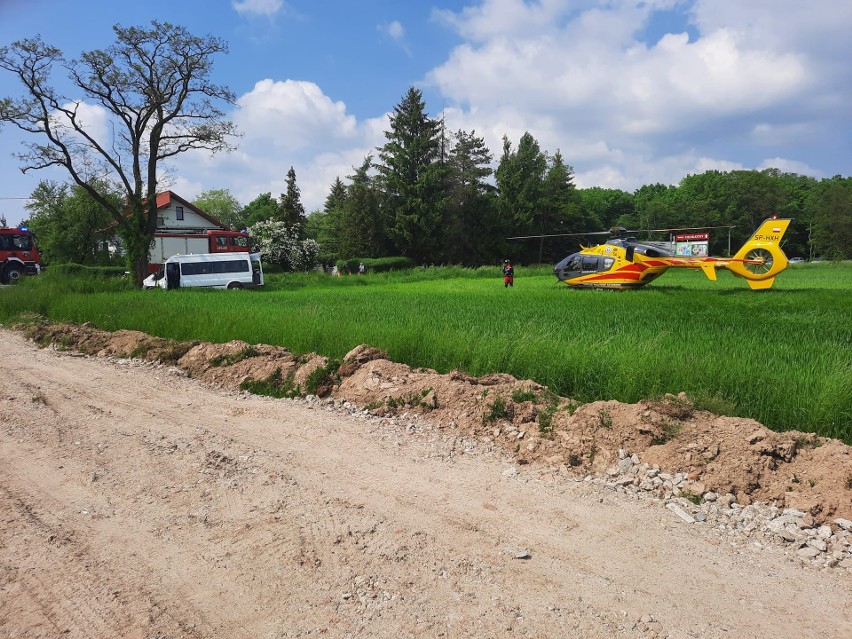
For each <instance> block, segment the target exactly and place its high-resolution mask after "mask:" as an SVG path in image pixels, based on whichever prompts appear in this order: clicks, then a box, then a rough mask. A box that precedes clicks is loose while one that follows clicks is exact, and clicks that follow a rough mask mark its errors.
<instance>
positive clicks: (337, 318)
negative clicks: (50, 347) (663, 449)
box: [0, 263, 852, 443]
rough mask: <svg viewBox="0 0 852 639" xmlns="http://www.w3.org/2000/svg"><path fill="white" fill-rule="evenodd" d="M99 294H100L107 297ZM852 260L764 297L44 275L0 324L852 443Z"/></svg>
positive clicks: (534, 277) (408, 279)
mask: <svg viewBox="0 0 852 639" xmlns="http://www.w3.org/2000/svg"><path fill="white" fill-rule="evenodd" d="M104 287H106V288H104ZM850 293H852V264H849V263H843V264H819V265H810V264H808V265H802V266H799V267H791V268H789V269H788V270H787V271H785V272H784V273H783V274H782V275H781V276H779V278H778V280H777V281H776V284H775V287H774V288H773V289H771V290H769V291H761V292H753V291H751V290H750V289H749V288H748V287H747V286H746V284H745V282H744V281H743V280H738V279H736V278H734V277H732V276H730V274H728V273H720V276H719V281H718V282H715V283H712V282H708V281H707V280H706V279H705V278H704V276H703V275H702V274H701V273H698V272H676V271H672V272H669V273H667V274H666V275H665V276H664V278H662V279H660V280H659V281H657V282H655V283H654V284H652V285H650V286H648V287H646V288H645V289H642V290H640V291H628V292H613V291H595V290H574V289H569V288H568V287H566V286H565V285H563V284H560V283H558V282H557V281H556V280H555V278H553V276H552V275H550V273H549V268H538V269H525V268H518V269H516V281H515V287H514V288H512V289H505V288H504V287H503V284H502V278H501V277H500V273H499V269H497V268H483V269H475V270H471V269H461V268H431V269H413V270H411V271H406V272H403V273H388V274H380V275H367V276H357V275H353V276H346V277H342V278H332V277H328V276H324V275H321V274H307V275H270V276H269V277H268V285H267V287H266V288H265V289H264V290H258V291H228V292H226V291H201V290H191V289H188V290H180V291H161V290H154V291H136V290H131V289H130V288H129V285H128V284H126V283H123V282H115V281H96V282H94V283H93V282H92V281H90V280H86V279H84V278H73V277H59V276H57V277H51V276H50V274H49V273H48V274H45V275H44V276H41V277H39V278H30V279H28V280H25V281H24V282H23V284H22V285H20V286H18V287H14V288H7V289H4V290H3V291H0V321H5V322H8V321H12V320H13V319H14V318H15V317H16V316H18V315H19V314H21V313H23V312H27V311H35V312H38V313H41V314H43V315H46V316H48V317H50V318H52V319H56V320H61V321H71V322H83V321H92V322H95V323H96V324H97V325H98V326H100V327H101V328H104V329H108V330H115V329H119V328H131V329H137V330H142V331H146V332H148V333H151V334H154V335H160V336H163V337H170V338H174V339H184V340H189V339H200V340H205V341H214V342H223V341H228V340H231V339H243V340H245V341H247V342H249V343H268V344H277V345H283V346H287V347H288V348H290V349H291V350H293V351H295V352H309V351H314V352H318V353H321V354H324V355H327V356H330V357H335V358H341V357H342V356H343V355H344V354H345V353H346V352H347V351H349V350H350V349H351V348H353V347H354V346H356V345H357V344H359V343H368V344H370V345H372V346H377V347H379V348H382V349H384V350H386V351H387V352H388V353H389V355H390V357H391V358H392V359H394V360H396V361H400V362H405V363H408V364H409V365H411V366H415V367H427V368H433V369H436V370H438V371H440V372H447V371H449V370H451V369H454V368H458V369H461V370H464V371H466V372H468V373H470V374H473V375H482V374H486V373H491V372H507V373H510V374H512V375H515V376H516V377H519V378H524V379H534V380H536V381H538V382H540V383H542V384H545V385H547V386H549V387H551V388H552V389H553V390H554V391H556V392H557V393H559V394H561V395H567V396H571V397H574V398H576V399H578V400H580V401H591V400H595V399H619V400H622V401H628V402H634V401H638V400H640V399H643V398H646V397H651V396H655V395H660V394H662V393H667V392H671V393H677V392H680V391H686V393H688V394H689V395H690V396H691V397H693V398H695V400H696V401H697V402H698V404H699V406H703V407H707V408H709V409H712V410H714V411H715V412H721V413H724V414H730V415H739V416H747V417H752V418H754V419H757V420H758V421H760V422H762V423H764V424H765V425H767V426H769V427H770V428H774V429H776V430H787V429H798V430H805V431H810V432H816V433H819V434H821V435H826V436H831V437H838V438H841V439H844V440H845V441H847V442H848V443H852V326H850V322H849V319H850V315H852V313H850V311H852V295H850Z"/></svg>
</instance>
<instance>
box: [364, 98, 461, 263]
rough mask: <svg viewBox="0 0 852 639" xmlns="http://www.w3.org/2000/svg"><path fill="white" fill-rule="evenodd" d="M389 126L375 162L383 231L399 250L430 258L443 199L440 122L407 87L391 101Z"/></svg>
mask: <svg viewBox="0 0 852 639" xmlns="http://www.w3.org/2000/svg"><path fill="white" fill-rule="evenodd" d="M390 127H391V129H390V131H385V137H386V138H387V140H388V141H387V143H386V144H385V145H384V146H383V147H381V149H379V158H380V160H381V162H380V163H378V164H377V165H376V169H377V170H378V172H379V176H380V178H381V184H382V188H383V195H384V202H383V205H384V208H385V210H386V211H387V216H388V221H389V226H388V236H389V238H390V239H391V241H392V242H393V244H394V248H395V250H396V251H398V252H399V253H400V254H401V255H404V256H406V257H411V258H413V259H414V260H415V261H417V262H418V263H420V262H434V261H435V258H436V256H438V255H440V253H441V250H442V240H443V229H444V220H445V217H446V205H447V192H446V189H445V184H444V179H445V176H446V164H445V163H443V162H441V156H440V154H441V123H440V121H438V120H433V119H431V118H429V117H428V116H427V115H426V113H425V104H424V102H423V95H422V93H421V92H420V91H419V90H417V89H415V88H413V87H411V88H409V90H408V92H407V93H406V94H405V96H404V97H403V99H402V101H401V102H400V103H399V104H398V105H397V106H395V107H394V112H393V115H391V116H390Z"/></svg>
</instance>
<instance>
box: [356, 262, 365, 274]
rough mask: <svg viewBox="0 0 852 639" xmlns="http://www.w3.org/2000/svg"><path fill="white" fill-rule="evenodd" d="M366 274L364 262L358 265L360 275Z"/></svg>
mask: <svg viewBox="0 0 852 639" xmlns="http://www.w3.org/2000/svg"><path fill="white" fill-rule="evenodd" d="M366 272H367V267H366V266H364V262H361V263H360V264H359V265H358V275H363V274H364V273H366Z"/></svg>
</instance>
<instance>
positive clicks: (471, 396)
mask: <svg viewBox="0 0 852 639" xmlns="http://www.w3.org/2000/svg"><path fill="white" fill-rule="evenodd" d="M18 328H19V329H20V330H22V331H23V332H24V333H25V334H26V335H27V336H28V337H30V338H31V339H33V340H34V341H36V342H37V343H39V344H41V345H43V346H47V345H53V346H54V347H56V348H66V349H75V350H80V351H82V352H85V353H88V354H92V355H99V356H114V357H122V358H131V357H138V358H142V359H145V360H148V361H160V362H163V363H166V364H173V365H177V366H179V367H180V368H182V369H183V370H185V371H186V372H187V373H188V374H189V375H190V376H191V377H193V378H195V379H199V380H202V381H204V382H206V383H209V384H215V385H217V386H222V387H226V388H231V389H238V388H242V389H245V390H250V391H252V392H260V393H264V394H270V395H273V396H278V397H285V396H286V397H296V396H304V395H308V394H310V395H318V396H328V395H331V396H333V397H335V398H338V399H345V400H347V401H349V402H352V403H355V404H357V405H358V406H360V407H362V408H363V409H365V410H368V411H369V412H371V413H373V414H375V415H381V416H396V417H398V418H400V419H403V420H404V419H406V418H409V417H411V416H413V415H418V416H424V417H425V418H427V419H428V420H429V421H431V422H432V423H434V424H436V425H437V426H438V427H439V428H446V429H454V430H457V431H459V432H461V433H465V434H468V435H470V436H472V437H476V438H479V439H481V440H486V441H488V442H493V443H495V444H497V445H499V446H501V447H502V448H504V449H505V450H507V451H508V452H509V453H511V454H512V455H514V456H515V457H516V458H517V460H518V463H520V464H541V465H547V466H551V467H554V468H558V469H560V470H561V471H562V472H573V473H576V474H579V475H585V474H604V473H610V474H611V473H612V472H613V469H614V468H617V467H618V465H619V461H620V460H623V459H625V458H632V459H633V461H634V462H636V460H637V458H638V459H641V462H642V463H643V464H646V465H648V466H650V467H658V468H659V469H661V470H662V471H665V472H668V473H682V474H683V475H684V477H685V479H684V481H682V482H680V483H679V484H678V485H674V486H673V485H671V484H670V483H669V484H660V485H659V487H658V490H659V492H660V496H661V497H666V496H668V495H670V494H672V493H673V494H675V495H680V494H685V495H691V496H693V497H694V498H695V499H700V498H701V497H702V496H703V495H704V494H706V493H708V492H712V493H719V494H726V493H731V494H733V495H735V497H736V500H737V502H739V503H740V504H743V505H745V504H748V503H750V502H751V501H752V500H759V501H762V502H767V503H773V502H774V503H775V504H777V505H778V506H780V507H787V508H795V509H797V510H801V511H804V512H806V513H808V515H809V516H810V517H812V518H813V521H814V522H823V521H830V520H831V519H832V518H836V517H842V518H845V519H852V453H851V452H850V451H851V450H852V447H849V446H847V445H845V444H843V443H842V442H840V441H837V440H832V439H827V438H822V437H816V436H814V435H812V434H806V433H802V432H798V431H789V432H785V433H776V432H773V431H770V430H769V429H767V428H765V427H764V426H763V425H761V424H759V423H758V422H755V421H754V420H751V419H744V418H738V417H720V416H718V415H713V414H711V413H707V412H703V411H696V410H694V409H693V407H692V405H691V403H690V401H689V398H688V397H686V396H684V395H680V396H677V397H675V396H666V397H664V398H660V399H658V400H654V401H650V400H649V401H645V402H642V403H639V404H623V403H621V402H617V401H601V402H593V403H590V404H585V405H578V404H577V403H576V402H573V401H572V400H571V399H570V398H565V397H559V396H557V395H555V394H554V393H552V392H551V391H549V389H547V388H546V387H543V386H541V385H539V384H537V383H535V382H532V381H529V380H518V379H515V378H514V377H512V376H510V375H504V374H498V375H489V376H485V377H479V378H477V377H472V376H470V375H467V374H465V373H463V372H461V371H452V372H451V373H448V374H440V373H437V372H435V371H433V370H429V369H412V368H411V367H409V366H406V365H404V364H399V363H395V362H391V361H389V360H388V359H387V355H386V354H385V353H384V352H383V351H380V350H378V349H375V348H372V347H370V346H367V345H361V346H358V347H357V348H355V349H353V350H352V351H351V352H350V353H349V354H347V356H346V357H345V358H344V359H343V362H342V363H340V362H335V361H330V360H329V359H327V358H325V357H321V356H317V355H314V354H309V355H294V354H293V353H291V352H290V351H288V350H287V349H285V348H281V347H276V346H269V345H264V344H256V345H251V344H248V343H246V342H242V341H232V342H228V343H226V344H209V343H200V342H175V341H173V340H164V339H161V338H156V337H152V336H150V335H146V334H144V333H140V332H136V331H116V332H114V333H110V332H106V331H100V330H98V329H97V328H96V327H94V326H93V325H91V324H84V325H82V326H75V325H67V324H55V323H50V322H45V321H39V322H34V323H31V324H25V325H21V326H19V327H18Z"/></svg>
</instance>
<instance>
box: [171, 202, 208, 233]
mask: <svg viewBox="0 0 852 639" xmlns="http://www.w3.org/2000/svg"><path fill="white" fill-rule="evenodd" d="M179 210H181V211H183V219H182V220H181V219H178V218H179V217H180V216H179ZM218 228H220V227H219V226H217V225H216V224H213V223H212V222H211V221H210V220H206V219H204V218H203V217H201V216H200V215H198V214H197V213H196V212H195V211H193V210H192V209H190V208H189V207H188V206H185V205H184V204H182V203H181V202H175V201H172V202H170V203H169V205H168V206H166V207H163V208H161V209H160V210H159V211H157V230H158V231H159V230H183V229H218Z"/></svg>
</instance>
